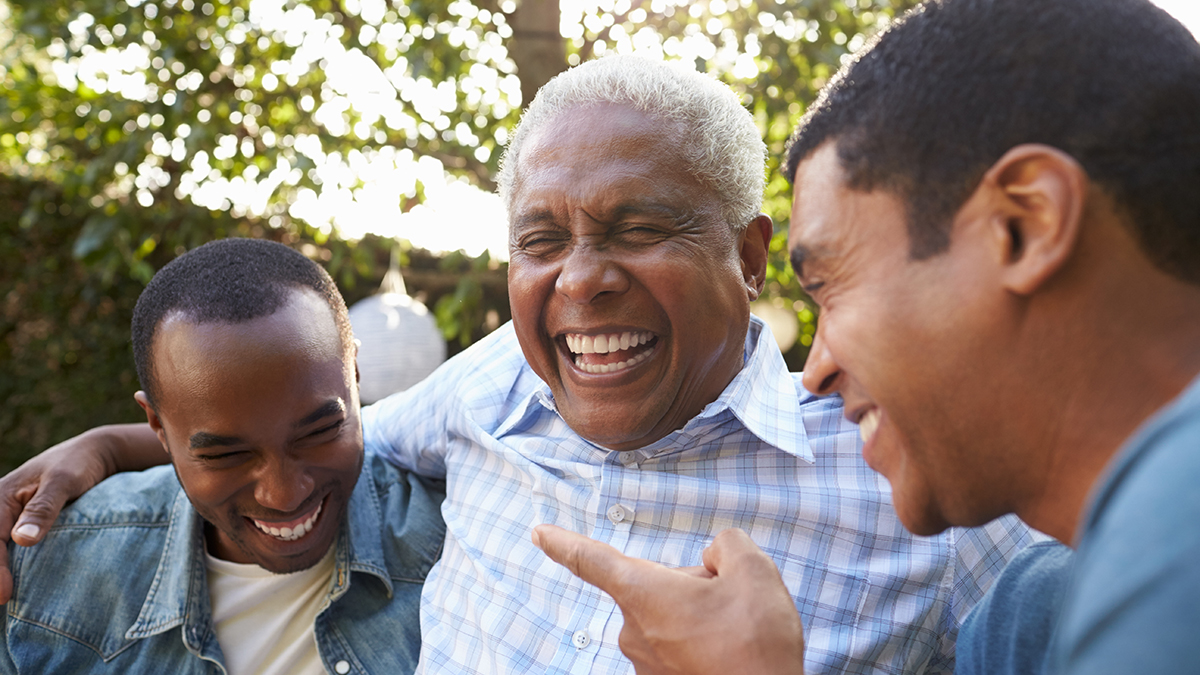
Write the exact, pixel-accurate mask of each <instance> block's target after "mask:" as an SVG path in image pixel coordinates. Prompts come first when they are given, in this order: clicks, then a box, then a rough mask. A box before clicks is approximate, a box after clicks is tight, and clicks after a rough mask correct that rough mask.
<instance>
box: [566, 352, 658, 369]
mask: <svg viewBox="0 0 1200 675" xmlns="http://www.w3.org/2000/svg"><path fill="white" fill-rule="evenodd" d="M649 356H650V352H642V353H641V354H638V355H637V356H635V357H633V358H632V359H629V360H628V361H619V362H617V363H595V364H593V363H580V359H576V360H575V365H577V366H579V369H580V370H582V371H583V372H585V373H595V374H599V373H614V372H616V371H618V370H625V369H626V368H628V367H630V366H634V365H637V364H639V363H641V362H642V361H645V360H646V359H647V358H649Z"/></svg>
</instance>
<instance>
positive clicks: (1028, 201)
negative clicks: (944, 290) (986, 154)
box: [982, 144, 1088, 295]
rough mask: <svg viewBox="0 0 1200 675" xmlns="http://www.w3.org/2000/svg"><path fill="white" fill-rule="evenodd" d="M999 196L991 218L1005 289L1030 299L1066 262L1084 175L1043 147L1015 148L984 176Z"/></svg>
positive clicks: (1085, 187)
mask: <svg viewBox="0 0 1200 675" xmlns="http://www.w3.org/2000/svg"><path fill="white" fill-rule="evenodd" d="M982 184H984V185H990V186H991V188H992V189H993V190H994V194H996V195H997V196H998V198H999V204H998V206H997V211H996V213H995V215H994V216H993V217H994V221H995V223H994V226H995V228H996V234H997V236H998V237H999V239H1000V242H1001V245H1002V247H1003V249H1002V251H1001V256H1002V260H1001V263H1002V265H1003V268H1004V271H1003V278H1004V284H1005V286H1006V287H1007V288H1008V289H1009V290H1010V291H1011V292H1014V293H1017V294H1019V295H1029V294H1031V293H1033V292H1034V291H1036V290H1037V289H1038V288H1040V287H1041V286H1042V285H1043V284H1045V283H1046V282H1047V281H1048V280H1049V279H1050V278H1052V277H1053V276H1054V275H1055V274H1056V273H1057V272H1058V271H1059V270H1061V269H1062V268H1063V266H1064V265H1065V264H1066V263H1067V261H1068V260H1070V258H1071V256H1072V254H1073V253H1074V252H1075V248H1076V244H1077V242H1078V239H1079V228H1080V221H1081V219H1082V217H1083V213H1084V204H1085V201H1086V199H1087V192H1088V178H1087V173H1086V172H1085V171H1084V170H1083V167H1082V166H1080V165H1079V162H1077V161H1075V159H1074V158H1073V157H1071V156H1070V155H1068V154H1066V153H1064V152H1062V151H1061V150H1058V149H1057V148H1053V147H1050V146H1047V145H1038V144H1025V145H1019V146H1016V147H1015V148H1013V149H1011V150H1009V151H1008V152H1007V153H1005V154H1004V156H1003V157H1001V158H1000V159H999V160H998V161H997V162H996V163H995V164H993V165H992V168H991V169H989V170H988V172H987V174H986V175H985V176H984V180H983V183H982Z"/></svg>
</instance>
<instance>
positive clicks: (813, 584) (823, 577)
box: [767, 551, 876, 673]
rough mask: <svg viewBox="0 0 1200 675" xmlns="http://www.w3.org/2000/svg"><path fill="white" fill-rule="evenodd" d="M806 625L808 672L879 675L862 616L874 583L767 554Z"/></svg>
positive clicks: (796, 560) (855, 574)
mask: <svg viewBox="0 0 1200 675" xmlns="http://www.w3.org/2000/svg"><path fill="white" fill-rule="evenodd" d="M767 553H768V554H769V555H771V557H772V558H773V559H774V560H775V564H776V565H777V566H778V567H779V572H780V575H781V576H782V577H783V583H784V585H785V586H787V589H788V591H789V592H790V593H791V594H792V599H793V600H794V601H795V603H796V610H797V611H798V612H799V613H800V619H801V621H803V622H804V644H805V664H806V666H807V670H806V672H812V673H858V672H863V673H866V672H876V671H875V669H874V665H875V664H874V663H872V662H873V661H874V660H875V659H874V658H872V657H871V652H872V651H873V649H872V648H871V644H872V643H873V642H874V641H873V639H872V637H871V636H870V635H867V634H866V633H869V632H871V631H870V629H869V628H868V627H867V626H866V625H865V624H866V623H867V622H864V621H863V611H864V608H865V607H866V604H867V599H868V597H869V595H870V593H871V592H872V591H871V588H872V587H871V584H870V582H869V581H867V579H866V577H864V576H862V575H861V574H858V573H856V572H854V571H851V570H843V569H835V568H831V567H823V566H820V565H817V564H815V563H813V562H812V561H809V560H803V559H798V558H796V557H794V556H792V555H786V554H784V555H781V554H778V553H776V552H772V551H767Z"/></svg>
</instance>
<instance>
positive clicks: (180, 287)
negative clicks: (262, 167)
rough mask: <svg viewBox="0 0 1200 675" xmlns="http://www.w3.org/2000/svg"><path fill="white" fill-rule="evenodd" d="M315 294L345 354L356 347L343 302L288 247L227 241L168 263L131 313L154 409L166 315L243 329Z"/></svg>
mask: <svg viewBox="0 0 1200 675" xmlns="http://www.w3.org/2000/svg"><path fill="white" fill-rule="evenodd" d="M303 288H309V289H312V290H314V291H316V292H317V294H318V295H320V296H321V297H322V298H323V299H324V300H325V302H326V303H328V305H329V308H330V309H331V310H333V317H334V321H335V322H336V323H337V327H338V335H339V336H340V338H341V341H342V348H343V349H344V350H348V349H349V348H350V345H351V344H352V343H353V339H354V337H353V334H352V332H351V329H350V315H349V312H347V310H346V301H345V300H343V299H342V294H341V293H340V292H339V291H338V289H337V286H336V285H335V284H334V283H333V279H331V278H330V277H329V274H328V273H327V272H326V271H325V270H324V269H322V268H321V266H320V265H318V264H317V263H315V262H313V261H311V260H309V259H308V258H306V257H304V255H303V254H301V253H300V252H298V251H295V250H293V249H291V248H288V247H287V246H284V245H283V244H279V243H276V242H273V241H266V240H262V239H222V240H219V241H212V242H209V243H207V244H204V245H203V246H200V247H198V248H195V249H193V250H191V251H188V252H187V253H184V254H183V255H181V256H179V257H178V258H176V259H174V260H172V261H171V262H169V263H167V264H166V265H165V266H163V268H162V269H161V270H159V271H158V273H157V274H155V275H154V278H153V279H151V280H150V283H149V284H147V285H146V290H144V291H142V294H141V296H139V297H138V301H137V305H136V306H134V309H133V360H134V362H135V364H136V366H137V374H138V379H139V380H140V381H141V384H142V389H143V390H144V391H145V392H146V397H147V398H148V399H149V401H150V405H151V406H152V407H153V406H154V405H156V403H155V402H156V401H157V400H158V394H159V393H160V390H159V388H158V382H157V381H156V379H155V375H154V357H153V348H154V336H155V334H156V333H157V331H158V327H159V325H160V324H161V323H162V321H163V319H165V318H166V317H167V315H169V314H171V313H173V312H182V313H183V314H184V315H185V316H186V317H187V318H188V319H189V320H191V321H195V322H197V323H230V324H236V323H242V322H245V321H250V320H251V319H257V318H259V317H263V316H270V315H271V314H274V313H275V312H276V311H278V310H279V309H280V308H281V307H283V306H284V304H286V303H287V301H288V296H289V294H290V292H291V291H293V290H295V289H303Z"/></svg>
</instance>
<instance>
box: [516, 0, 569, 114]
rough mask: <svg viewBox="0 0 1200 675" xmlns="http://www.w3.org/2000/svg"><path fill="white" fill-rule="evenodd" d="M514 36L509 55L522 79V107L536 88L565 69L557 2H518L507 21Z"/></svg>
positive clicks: (551, 0)
mask: <svg viewBox="0 0 1200 675" xmlns="http://www.w3.org/2000/svg"><path fill="white" fill-rule="evenodd" d="M510 21H511V22H512V29H513V35H512V38H510V39H509V41H508V54H509V56H511V57H512V60H513V62H514V63H516V64H517V76H518V77H520V78H521V105H522V107H526V106H528V105H529V103H530V101H532V100H533V97H534V95H535V94H537V91H538V89H541V87H542V85H543V84H546V83H547V82H549V81H550V78H552V77H554V76H555V75H557V74H559V73H561V72H562V71H564V70H566V69H567V50H566V45H565V44H564V40H563V38H562V35H561V34H560V33H559V26H558V24H559V9H558V0H521V2H520V4H519V5H517V10H516V11H515V12H513V14H512V17H511V19H510Z"/></svg>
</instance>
